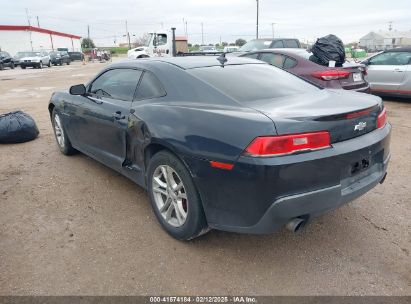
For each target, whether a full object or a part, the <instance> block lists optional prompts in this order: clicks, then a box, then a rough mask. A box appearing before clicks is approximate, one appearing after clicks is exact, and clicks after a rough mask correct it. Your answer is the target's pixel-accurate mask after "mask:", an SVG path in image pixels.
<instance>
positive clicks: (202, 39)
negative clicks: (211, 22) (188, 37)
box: [201, 22, 204, 45]
mask: <svg viewBox="0 0 411 304" xmlns="http://www.w3.org/2000/svg"><path fill="white" fill-rule="evenodd" d="M201 45H204V25H203V23H202V22H201Z"/></svg>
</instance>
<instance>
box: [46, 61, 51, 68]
mask: <svg viewBox="0 0 411 304" xmlns="http://www.w3.org/2000/svg"><path fill="white" fill-rule="evenodd" d="M47 66H48V67H49V68H51V60H49V64H48V65H47Z"/></svg>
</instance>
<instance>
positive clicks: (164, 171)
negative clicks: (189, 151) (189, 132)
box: [147, 151, 209, 240]
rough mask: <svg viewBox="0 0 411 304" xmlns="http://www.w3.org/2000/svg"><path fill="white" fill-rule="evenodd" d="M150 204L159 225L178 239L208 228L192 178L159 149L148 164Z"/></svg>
mask: <svg viewBox="0 0 411 304" xmlns="http://www.w3.org/2000/svg"><path fill="white" fill-rule="evenodd" d="M147 179H148V180H147V182H148V191H149V195H150V201H151V205H152V207H153V210H154V213H155V215H156V217H157V219H158V221H159V222H160V224H161V226H162V227H163V228H164V230H166V231H167V232H168V233H169V234H170V235H171V236H173V237H174V238H176V239H178V240H190V239H193V238H195V237H198V236H200V235H202V234H204V233H206V232H207V231H208V230H209V229H208V226H207V221H206V218H205V215H204V211H203V206H202V203H201V199H200V196H199V195H198V192H197V189H196V188H195V186H194V182H193V179H192V178H191V175H190V173H189V172H188V170H187V169H186V167H185V165H184V164H183V163H182V162H181V161H180V160H179V159H178V158H177V157H176V156H174V155H173V154H171V153H169V152H166V151H160V152H158V153H157V154H155V155H154V156H153V158H152V159H151V161H150V164H149V167H148V175H147Z"/></svg>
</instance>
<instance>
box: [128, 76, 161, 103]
mask: <svg viewBox="0 0 411 304" xmlns="http://www.w3.org/2000/svg"><path fill="white" fill-rule="evenodd" d="M142 72H143V73H142V74H141V76H140V79H139V81H138V83H137V86H136V90H135V91H134V95H133V102H137V101H142V100H150V99H155V98H163V97H165V96H167V91H166V89H165V88H164V85H163V83H162V82H161V81H160V79H158V77H157V76H156V74H154V73H153V72H151V71H149V70H142ZM146 73H149V74H151V75H153V76H154V77H155V78H156V79H157V81H158V83H159V84H160V87H161V88H162V90H163V91H164V95H161V96H154V97H150V98H138V97H137V92H138V88H139V87H140V84H141V82H142V81H143V77H144V75H145V74H146Z"/></svg>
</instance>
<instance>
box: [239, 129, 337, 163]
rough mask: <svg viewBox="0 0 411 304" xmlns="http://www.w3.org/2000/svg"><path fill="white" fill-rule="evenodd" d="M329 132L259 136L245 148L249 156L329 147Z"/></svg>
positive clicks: (275, 154) (274, 154) (245, 152)
mask: <svg viewBox="0 0 411 304" xmlns="http://www.w3.org/2000/svg"><path fill="white" fill-rule="evenodd" d="M330 146H331V144H330V133H328V132H327V131H321V132H313V133H301V134H290V135H280V136H261V137H257V138H256V139H254V140H253V141H252V142H251V144H250V145H249V146H248V147H247V148H246V149H245V151H244V154H245V155H249V156H256V157H258V156H260V157H261V156H278V155H284V154H291V153H295V152H299V151H310V150H318V149H323V148H328V147H330Z"/></svg>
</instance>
